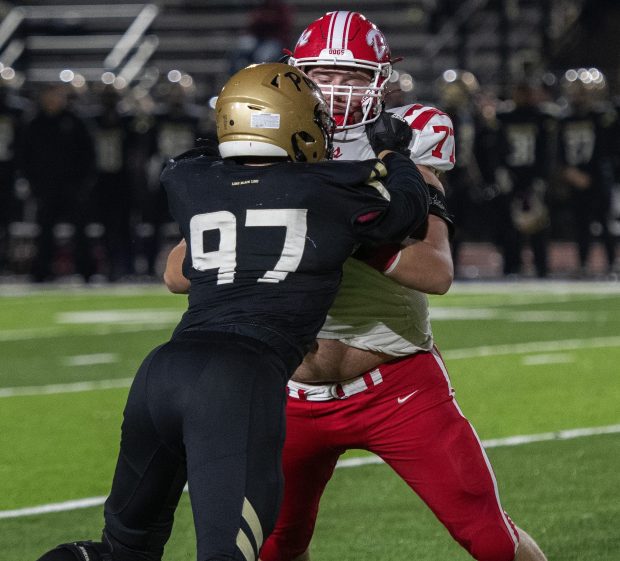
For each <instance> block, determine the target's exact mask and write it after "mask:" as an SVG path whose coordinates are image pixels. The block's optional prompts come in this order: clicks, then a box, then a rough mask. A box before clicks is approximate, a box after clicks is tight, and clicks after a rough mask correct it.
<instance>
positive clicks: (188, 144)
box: [142, 84, 202, 276]
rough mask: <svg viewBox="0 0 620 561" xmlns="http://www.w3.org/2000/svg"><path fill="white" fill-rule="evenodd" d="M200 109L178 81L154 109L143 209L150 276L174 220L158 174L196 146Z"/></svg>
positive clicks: (166, 90) (145, 249) (145, 245)
mask: <svg viewBox="0 0 620 561" xmlns="http://www.w3.org/2000/svg"><path fill="white" fill-rule="evenodd" d="M201 116H202V110H201V108H199V107H198V106H196V105H194V104H193V103H191V102H190V101H189V100H188V98H187V93H186V89H185V88H183V87H182V86H180V85H178V84H170V85H168V84H167V85H166V86H165V92H164V100H163V102H162V103H161V104H160V105H158V106H157V107H156V109H155V125H154V130H153V133H154V140H155V152H154V153H153V154H152V156H151V158H150V160H149V163H148V170H147V173H148V193H147V198H146V201H145V202H146V204H145V206H144V208H143V217H142V218H143V223H144V224H145V227H144V228H143V229H144V232H143V237H144V252H145V256H146V260H147V272H148V274H149V275H151V276H152V275H155V273H156V261H157V257H158V256H159V254H160V252H161V249H162V244H163V242H164V232H163V231H162V229H163V226H164V224H166V223H169V222H173V220H172V218H171V217H170V214H169V212H168V202H167V199H166V194H165V192H164V190H163V189H162V188H161V186H160V184H159V175H160V173H161V170H162V167H163V165H164V164H165V163H166V161H167V160H168V159H169V158H171V157H173V156H177V155H179V154H181V153H183V152H186V151H187V150H190V149H191V148H194V146H195V145H196V140H197V138H198V136H199V130H200V124H201Z"/></svg>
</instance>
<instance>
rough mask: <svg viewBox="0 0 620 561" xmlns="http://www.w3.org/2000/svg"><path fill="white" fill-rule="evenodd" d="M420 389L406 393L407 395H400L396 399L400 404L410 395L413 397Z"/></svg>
mask: <svg viewBox="0 0 620 561" xmlns="http://www.w3.org/2000/svg"><path fill="white" fill-rule="evenodd" d="M418 391H419V390H416V391H414V392H411V393H410V394H408V395H406V396H405V397H399V398H398V399H397V400H396V401H398V404H399V405H400V404H401V403H405V401H407V400H408V399H409V398H410V397H413V396H414V395H415V394H417V393H418Z"/></svg>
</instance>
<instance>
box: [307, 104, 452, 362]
mask: <svg viewBox="0 0 620 561" xmlns="http://www.w3.org/2000/svg"><path fill="white" fill-rule="evenodd" d="M390 112H392V113H396V114H397V115H399V116H401V117H403V118H404V119H405V120H406V121H407V123H409V125H410V126H411V128H412V130H413V138H412V140H411V144H410V146H409V149H410V150H411V159H412V160H413V162H415V163H416V164H420V165H425V166H429V167H431V168H434V169H437V170H440V171H447V170H450V169H452V168H453V167H454V162H455V155H454V129H453V127H452V121H451V119H450V117H448V115H446V114H445V113H442V112H441V111H439V110H438V109H435V108H434V107H427V106H423V105H419V104H413V105H406V106H404V107H398V108H396V109H392V110H390ZM374 157H375V153H374V152H373V149H372V148H371V146H370V143H369V141H368V137H367V135H366V131H365V129H364V127H356V128H353V129H348V130H344V131H341V132H338V133H336V135H335V137H334V158H335V159H338V160H357V159H362V160H363V159H367V158H374ZM319 337H320V338H321V339H337V340H340V341H342V342H343V343H346V344H348V345H350V346H352V347H356V348H359V349H363V350H370V351H375V352H382V353H385V354H388V355H392V356H406V355H409V354H411V353H414V352H417V351H419V350H425V351H427V350H430V348H431V347H432V345H433V335H432V331H431V325H430V320H429V312H428V300H427V297H426V296H425V295H424V294H422V293H420V292H417V291H416V290H412V289H410V288H405V287H403V286H400V285H399V284H397V283H395V282H394V281H392V280H391V279H390V278H388V277H386V276H385V275H383V274H382V273H380V272H378V271H376V270H375V269H373V268H372V267H370V266H368V265H366V264H365V263H363V262H361V261H358V260H357V259H349V260H347V262H346V263H345V265H344V275H343V278H342V284H341V287H340V289H339V291H338V295H337V296H336V299H335V301H334V303H333V305H332V307H331V309H330V311H329V314H328V316H327V319H326V321H325V324H324V326H323V327H322V329H321V331H320V333H319Z"/></svg>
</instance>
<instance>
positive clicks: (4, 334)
mask: <svg viewBox="0 0 620 561" xmlns="http://www.w3.org/2000/svg"><path fill="white" fill-rule="evenodd" d="M180 317H181V314H179V315H178V317H177V318H176V319H175V320H174V321H166V322H162V323H153V322H148V323H144V324H142V323H136V324H124V325H123V324H121V325H116V326H114V325H93V326H92V327H90V326H89V327H88V328H83V329H80V330H79V331H75V332H74V331H69V330H67V328H66V327H39V328H36V327H35V328H32V329H7V330H4V331H0V343H4V342H7V341H31V340H33V339H53V338H56V337H66V336H70V337H75V336H84V335H85V336H105V335H117V334H119V333H138V332H141V331H161V330H163V329H169V328H170V326H171V325H174V324H175V323H177V322H178V320H179V319H180Z"/></svg>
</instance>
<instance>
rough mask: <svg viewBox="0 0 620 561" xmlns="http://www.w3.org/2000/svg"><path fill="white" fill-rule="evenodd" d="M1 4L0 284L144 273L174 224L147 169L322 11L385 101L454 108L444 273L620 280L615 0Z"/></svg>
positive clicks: (182, 143)
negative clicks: (357, 32) (375, 50)
mask: <svg viewBox="0 0 620 561" xmlns="http://www.w3.org/2000/svg"><path fill="white" fill-rule="evenodd" d="M51 4H52V3H51V2H47V1H42V0H38V1H36V0H35V1H25V2H19V3H17V2H3V1H0V17H2V22H1V23H0V282H15V281H21V280H24V281H34V282H47V281H52V280H55V279H79V280H80V281H99V282H105V281H110V282H115V281H132V280H141V279H146V280H148V279H153V278H157V276H158V275H159V274H160V272H161V268H162V261H163V259H165V254H166V252H167V250H168V249H169V247H170V246H171V244H173V243H175V242H176V241H177V239H178V231H177V229H176V227H175V225H174V223H172V221H171V218H170V216H169V215H168V212H167V205H166V199H165V194H164V192H163V191H162V189H161V188H160V186H159V174H160V171H161V169H162V166H163V165H164V164H165V162H166V160H167V159H168V158H169V157H171V156H173V155H176V154H179V153H181V152H183V151H185V150H187V149H189V148H192V147H193V146H195V144H196V141H197V139H204V140H205V141H209V140H211V141H213V140H214V137H215V130H214V111H213V107H214V96H216V95H217V92H218V90H219V88H220V87H221V85H222V84H223V83H224V81H225V79H226V77H227V76H229V75H230V73H232V72H234V71H235V70H237V69H239V68H242V67H244V66H246V65H247V64H250V63H252V62H262V61H270V60H278V59H279V58H280V57H281V56H282V49H283V48H288V49H292V48H293V46H294V42H295V40H296V38H297V36H298V35H299V33H300V32H301V31H302V30H303V29H304V27H305V26H307V25H308V24H309V23H310V22H312V21H313V20H314V19H316V18H318V17H320V16H321V15H323V14H324V13H325V12H327V11H330V10H333V9H350V10H355V11H359V12H361V13H363V14H365V15H366V16H367V17H368V18H369V19H370V20H371V21H373V22H374V23H376V24H377V25H378V26H379V27H380V28H381V29H382V31H383V32H384V33H385V35H386V37H387V39H388V42H389V44H390V47H391V50H392V54H393V56H397V57H399V56H402V57H403V60H402V61H401V62H399V63H398V64H397V65H396V71H395V72H394V75H393V77H392V79H391V82H390V84H389V87H388V90H389V92H390V93H389V94H388V96H387V98H386V104H387V107H388V108H390V107H397V106H400V105H404V104H407V103H413V102H420V103H425V104H430V105H434V106H437V107H439V108H441V109H442V110H443V111H445V112H447V113H448V114H449V115H450V116H451V117H452V119H453V122H454V129H455V130H454V132H455V138H456V166H455V169H454V170H453V171H451V172H449V173H448V174H447V175H446V176H445V177H444V178H443V179H442V181H443V182H444V184H445V185H446V188H447V193H448V201H449V205H450V210H451V212H453V213H454V215H455V216H456V223H457V235H456V237H455V239H454V243H453V249H454V258H455V264H456V272H457V277H460V278H463V279H474V278H488V277H493V278H497V277H506V276H507V277H510V278H514V277H540V278H545V277H551V278H606V279H609V278H614V279H617V278H618V272H619V265H620V264H619V259H620V258H618V257H617V245H618V244H617V241H618V238H619V237H620V34H618V32H617V29H619V28H620V7H619V6H618V3H617V2H615V1H614V0H590V1H587V0H541V1H534V0H462V1H458V2H456V1H454V0H417V1H408V2H403V1H388V0H384V1H382V0H376V1H375V2H366V1H358V2H345V1H341V0H338V1H335V2H332V3H331V4H330V3H326V2H324V1H318V0H311V1H304V2H302V1H301V0H289V1H288V2H286V1H284V0H265V1H263V0H260V1H258V0H256V1H253V0H226V1H225V0H211V1H210V0H206V1H204V2H203V1H198V0H161V1H159V2H154V3H134V2H130V1H126V2H115V1H106V2H103V1H101V0H99V1H90V2H86V1H84V0H82V1H81V2H74V3H72V2H69V1H65V2H64V3H63V5H58V4H56V3H54V4H53V5H51Z"/></svg>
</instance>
